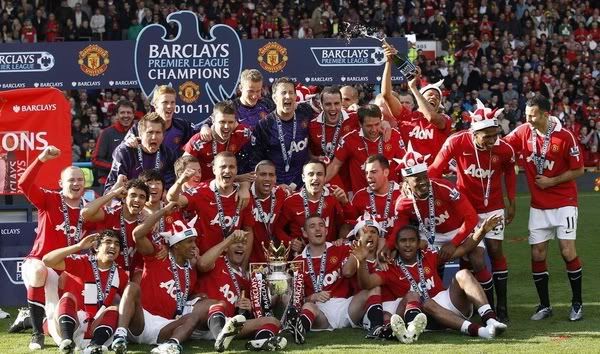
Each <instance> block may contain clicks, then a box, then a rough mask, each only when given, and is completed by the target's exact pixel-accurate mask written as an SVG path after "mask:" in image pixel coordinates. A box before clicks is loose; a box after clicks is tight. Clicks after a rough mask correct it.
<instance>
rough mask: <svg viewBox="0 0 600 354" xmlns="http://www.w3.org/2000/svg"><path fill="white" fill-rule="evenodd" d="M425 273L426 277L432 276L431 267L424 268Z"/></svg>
mask: <svg viewBox="0 0 600 354" xmlns="http://www.w3.org/2000/svg"><path fill="white" fill-rule="evenodd" d="M423 271H424V272H425V275H429V274H431V268H429V267H423Z"/></svg>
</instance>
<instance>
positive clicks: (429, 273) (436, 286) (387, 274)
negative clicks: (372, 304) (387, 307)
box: [375, 250, 445, 299]
mask: <svg viewBox="0 0 600 354" xmlns="http://www.w3.org/2000/svg"><path fill="white" fill-rule="evenodd" d="M421 254H422V255H423V275H424V276H425V284H426V287H427V293H428V294H429V297H434V296H436V295H437V294H438V293H439V292H441V291H444V290H445V288H444V282H443V281H442V279H441V278H440V276H439V275H438V272H437V268H438V253H437V252H435V251H431V250H425V251H421ZM406 268H407V269H408V272H409V273H410V275H411V276H412V278H413V280H414V281H415V283H417V285H418V284H419V282H420V278H419V267H418V265H417V262H415V263H414V264H406ZM375 274H377V275H378V276H379V277H381V280H382V281H383V283H384V284H385V285H384V287H385V288H387V289H388V291H389V292H390V293H391V294H392V296H393V299H396V298H399V297H404V296H405V295H406V293H407V292H409V291H411V290H412V291H414V292H417V293H418V289H412V286H411V284H410V280H408V279H407V278H406V276H405V275H404V272H403V271H402V269H401V268H400V266H398V265H396V264H395V263H392V264H390V265H389V266H388V269H387V270H385V271H384V270H377V271H375Z"/></svg>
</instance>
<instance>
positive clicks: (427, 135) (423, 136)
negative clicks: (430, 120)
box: [408, 126, 433, 140]
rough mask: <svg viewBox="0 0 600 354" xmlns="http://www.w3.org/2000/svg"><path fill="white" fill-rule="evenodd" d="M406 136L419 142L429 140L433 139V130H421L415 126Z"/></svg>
mask: <svg viewBox="0 0 600 354" xmlns="http://www.w3.org/2000/svg"><path fill="white" fill-rule="evenodd" d="M408 136H409V137H411V138H415V139H419V140H431V139H433V129H423V128H421V127H418V126H417V127H414V128H413V130H411V131H410V133H409V134H408Z"/></svg>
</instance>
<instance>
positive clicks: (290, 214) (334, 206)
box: [273, 159, 350, 254]
mask: <svg viewBox="0 0 600 354" xmlns="http://www.w3.org/2000/svg"><path fill="white" fill-rule="evenodd" d="M302 181H303V182H304V187H302V189H301V190H300V191H299V192H296V193H294V194H292V195H291V196H289V197H288V198H287V199H286V200H285V202H284V203H283V208H282V209H281V215H280V217H279V218H278V219H277V220H276V223H275V224H274V225H273V229H274V232H275V236H277V238H278V239H280V240H281V241H283V242H285V243H286V244H287V243H290V244H291V247H292V251H293V252H294V253H295V254H298V253H300V252H302V250H303V249H304V245H305V243H306V241H307V240H306V239H303V238H302V236H303V235H304V234H303V233H302V226H303V225H304V223H305V222H306V219H307V218H308V217H309V216H310V215H319V216H320V217H322V218H323V220H324V222H325V227H326V228H327V237H326V239H327V241H329V242H333V241H335V240H336V239H338V238H344V237H345V236H346V235H347V234H348V231H350V227H349V226H348V225H346V221H345V217H344V209H343V205H347V206H349V203H348V197H347V196H346V192H344V190H343V189H341V188H340V187H337V186H329V185H327V186H325V163H324V162H323V161H321V160H317V159H313V160H310V161H309V162H308V163H307V164H306V165H304V168H303V170H302Z"/></svg>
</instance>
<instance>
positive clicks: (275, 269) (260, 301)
mask: <svg viewBox="0 0 600 354" xmlns="http://www.w3.org/2000/svg"><path fill="white" fill-rule="evenodd" d="M262 247H263V251H264V253H265V258H266V259H267V262H266V263H250V301H251V302H252V310H253V313H254V316H255V317H256V318H258V317H262V316H274V315H275V311H274V309H275V308H276V307H278V306H280V307H283V308H284V311H283V316H285V314H286V313H287V309H288V308H289V307H290V306H293V307H296V309H297V310H298V312H299V311H300V308H301V307H302V301H303V299H304V262H303V261H288V257H289V254H290V247H285V246H284V245H283V244H280V245H279V246H275V244H274V243H273V241H271V242H269V245H268V246H266V247H265V244H264V242H263V243H262ZM277 312H279V311H277ZM284 320H285V318H282V322H283V321H284Z"/></svg>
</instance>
